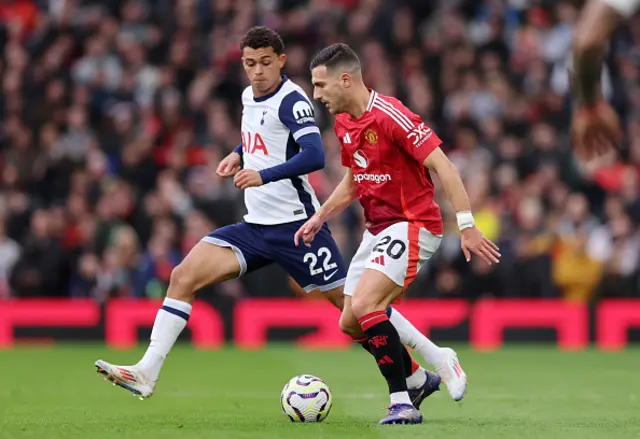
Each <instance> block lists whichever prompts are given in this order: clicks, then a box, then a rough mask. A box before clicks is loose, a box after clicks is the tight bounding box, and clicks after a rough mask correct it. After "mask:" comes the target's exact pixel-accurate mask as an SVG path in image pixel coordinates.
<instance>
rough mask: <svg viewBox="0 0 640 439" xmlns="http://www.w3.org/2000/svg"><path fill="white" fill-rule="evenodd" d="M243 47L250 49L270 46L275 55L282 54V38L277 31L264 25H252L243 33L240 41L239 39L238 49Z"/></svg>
mask: <svg viewBox="0 0 640 439" xmlns="http://www.w3.org/2000/svg"><path fill="white" fill-rule="evenodd" d="M245 47H249V48H251V49H262V48H264V47H271V48H272V49H273V51H274V52H275V53H276V55H282V54H283V53H284V43H283V42H282V38H281V37H280V35H278V33H277V32H275V31H273V30H271V29H269V28H268V27H266V26H254V27H252V28H251V29H249V30H248V31H247V33H246V34H244V37H242V41H240V50H244V48H245Z"/></svg>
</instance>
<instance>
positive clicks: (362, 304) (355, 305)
mask: <svg viewBox="0 0 640 439" xmlns="http://www.w3.org/2000/svg"><path fill="white" fill-rule="evenodd" d="M382 310H384V306H382V304H380V303H377V302H376V301H372V300H368V299H367V297H363V296H357V295H356V296H354V297H353V298H352V299H351V311H353V314H354V315H355V316H356V318H358V319H360V318H362V317H364V316H366V315H367V314H371V313H372V312H375V311H382Z"/></svg>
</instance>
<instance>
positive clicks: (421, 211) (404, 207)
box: [294, 44, 500, 424]
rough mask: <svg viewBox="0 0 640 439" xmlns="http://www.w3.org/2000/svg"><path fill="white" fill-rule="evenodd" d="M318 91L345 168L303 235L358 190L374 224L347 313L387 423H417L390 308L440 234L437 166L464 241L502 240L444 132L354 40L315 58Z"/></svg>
mask: <svg viewBox="0 0 640 439" xmlns="http://www.w3.org/2000/svg"><path fill="white" fill-rule="evenodd" d="M311 75H312V82H313V87H314V93H313V97H314V99H317V100H320V101H322V102H323V103H324V104H325V105H326V107H327V109H328V110H329V112H331V113H332V114H336V115H337V116H336V120H335V127H334V128H335V133H336V136H337V137H338V139H339V140H340V143H341V145H342V164H343V165H344V166H345V167H346V174H345V176H344V178H343V180H342V182H341V183H340V184H339V185H338V187H337V188H336V189H335V191H334V192H333V194H332V195H331V196H330V197H329V199H328V200H327V201H326V202H325V203H324V205H323V206H322V207H321V208H320V209H319V210H318V211H317V213H316V214H315V215H314V216H313V217H312V218H310V219H309V220H308V221H307V222H306V223H305V224H304V225H303V226H302V227H301V228H300V230H298V233H297V234H296V236H295V238H294V239H295V240H296V243H298V242H299V240H300V239H302V240H303V241H304V243H305V244H309V243H310V242H311V241H312V240H313V238H314V236H315V234H316V233H317V232H318V231H319V230H321V227H322V225H323V224H324V222H325V221H327V220H328V219H329V218H331V217H332V216H334V215H336V214H337V213H339V212H340V211H342V210H343V209H345V208H346V207H347V206H348V205H349V204H351V202H352V201H353V200H354V199H355V198H358V200H359V201H360V203H361V204H362V206H363V208H364V213H365V219H366V222H367V230H366V231H365V232H364V236H363V239H362V244H361V245H360V248H359V249H358V251H357V253H356V254H355V256H354V257H353V259H352V261H351V265H350V266H349V271H348V274H347V281H346V285H345V290H344V293H345V296H346V300H345V306H344V310H343V314H342V316H341V319H354V320H355V319H357V321H358V322H359V323H360V325H361V327H362V329H363V330H364V332H365V335H366V336H367V339H368V341H369V345H370V348H371V351H372V352H373V354H374V356H375V358H376V361H377V363H378V367H379V368H380V372H381V373H382V375H383V376H384V377H385V379H386V380H387V384H388V385H389V393H390V398H391V405H390V407H389V414H388V415H387V416H386V417H385V418H383V419H382V420H381V421H380V423H381V424H418V423H420V422H422V415H421V414H420V412H419V411H418V410H417V409H416V408H415V407H414V406H413V405H412V404H411V401H410V399H409V396H408V394H407V385H406V382H405V379H404V373H403V371H404V366H403V359H402V350H401V349H402V344H401V343H400V339H399V336H398V332H397V331H396V329H394V327H393V325H391V323H390V322H389V320H388V318H387V316H386V314H385V311H384V310H385V309H386V307H387V306H388V305H389V304H390V303H392V302H393V301H394V300H395V299H397V298H398V297H399V296H400V295H401V294H402V291H403V290H404V289H405V288H406V287H407V286H408V285H409V284H410V283H411V282H412V281H413V279H414V278H415V276H416V274H417V273H418V271H419V270H420V268H421V266H422V265H423V264H424V262H425V261H426V260H428V259H429V258H430V257H431V256H432V255H433V254H434V252H435V251H436V250H437V248H438V246H439V245H440V241H441V239H442V233H443V228H442V216H441V213H440V207H439V206H438V205H437V204H436V202H435V200H434V189H433V182H432V180H431V176H430V174H429V171H435V172H436V173H437V174H438V176H439V177H440V180H441V182H442V186H443V187H444V190H445V192H446V195H447V197H448V199H449V200H450V202H451V203H452V204H453V207H454V208H455V210H456V212H457V218H458V226H459V228H460V230H461V233H462V250H463V252H464V254H465V257H466V259H467V261H468V260H469V259H470V258H471V253H474V254H476V255H477V256H479V257H481V258H482V259H484V260H485V261H486V262H487V263H497V262H498V261H499V259H498V258H499V257H500V253H499V252H498V248H497V246H496V245H495V244H494V243H492V242H491V241H489V240H488V239H487V238H485V237H484V236H483V235H482V233H481V232H480V231H479V230H478V229H477V228H476V227H475V225H474V220H473V215H472V213H471V206H470V204H469V198H468V196H467V192H466V190H465V188H464V185H463V183H462V180H461V178H460V175H459V174H458V171H457V169H456V168H455V166H454V165H453V164H452V163H451V162H450V161H449V159H448V158H447V157H446V155H445V154H444V153H443V151H442V150H441V149H440V147H439V145H440V144H441V143H442V142H441V140H440V139H439V138H438V136H437V135H436V134H435V133H434V132H433V131H432V130H431V129H430V128H429V127H428V126H427V125H426V124H425V123H424V122H423V121H422V120H421V119H420V117H419V116H417V115H416V114H414V113H412V112H411V111H410V110H409V109H407V108H406V107H405V106H404V105H403V104H402V103H401V102H400V101H398V100H397V99H395V98H392V97H386V96H382V95H380V94H379V93H377V92H375V91H374V90H370V89H368V88H367V87H366V86H365V84H364V83H363V79H362V71H361V65H360V61H359V59H358V56H357V55H356V54H355V53H354V52H353V50H351V49H350V48H349V46H347V45H346V44H334V45H331V46H329V47H326V48H325V49H323V50H322V51H320V52H319V53H318V54H317V55H316V56H315V58H314V59H313V61H312V62H311ZM448 351H449V355H448V356H447V357H446V358H444V361H443V363H442V364H441V365H439V366H438V367H437V371H438V373H439V374H440V376H441V377H442V380H443V381H444V382H445V384H446V385H447V387H448V389H449V392H450V393H451V394H452V396H454V395H455V396H454V398H455V399H461V398H462V396H463V395H464V392H465V390H466V385H467V378H466V374H465V373H464V371H463V370H462V368H461V367H460V364H459V362H458V359H457V356H456V355H455V352H454V351H453V350H451V349H449V350H448Z"/></svg>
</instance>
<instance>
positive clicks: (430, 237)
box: [344, 222, 442, 296]
mask: <svg viewBox="0 0 640 439" xmlns="http://www.w3.org/2000/svg"><path fill="white" fill-rule="evenodd" d="M440 241H442V235H434V234H432V233H431V232H429V231H428V230H427V229H425V228H424V227H420V226H418V225H416V224H414V223H409V222H401V223H395V224H393V225H391V226H389V227H387V228H386V229H384V230H383V231H382V232H380V233H378V234H377V235H375V236H374V235H373V234H371V232H369V231H368V230H365V232H364V235H363V236H362V243H361V244H360V247H359V248H358V251H357V252H356V254H355V255H354V256H353V259H352V260H351V265H349V271H348V272H347V282H346V284H345V287H344V294H345V295H347V296H353V293H354V292H355V290H356V288H357V287H358V282H360V277H362V273H363V272H364V269H365V268H370V269H372V270H378V271H380V272H381V273H384V274H385V275H387V277H388V278H389V279H391V280H392V281H393V282H394V283H396V284H397V285H399V286H401V287H403V289H404V288H406V287H407V286H408V285H409V284H410V283H411V282H412V281H413V280H414V279H415V277H416V274H418V271H419V270H420V268H422V265H423V264H424V262H425V261H426V260H427V259H429V258H430V257H431V256H433V254H434V253H435V252H436V250H437V249H438V247H439V246H440Z"/></svg>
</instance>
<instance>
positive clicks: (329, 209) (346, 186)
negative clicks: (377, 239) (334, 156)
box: [293, 168, 356, 246]
mask: <svg viewBox="0 0 640 439" xmlns="http://www.w3.org/2000/svg"><path fill="white" fill-rule="evenodd" d="M355 198H356V183H355V181H354V180H353V172H352V171H351V168H347V172H346V173H345V174H344V177H343V178H342V181H341V182H340V183H339V184H338V186H337V187H336V188H335V189H334V191H333V193H332V194H331V196H330V197H329V198H328V199H327V201H325V202H324V204H323V205H322V207H320V209H318V211H317V212H316V214H315V215H313V216H312V217H311V218H309V220H308V221H307V222H306V223H304V224H303V225H302V227H300V229H299V230H298V231H297V232H296V234H295V236H294V238H293V239H294V242H295V245H296V246H297V245H298V244H299V242H300V238H302V240H303V241H304V243H305V244H306V245H307V246H309V244H310V243H311V241H313V238H314V237H315V236H316V234H317V233H318V232H319V231H320V229H321V228H322V225H323V224H324V223H325V222H326V221H328V220H329V219H331V218H332V217H334V216H335V215H337V214H338V213H340V212H342V211H343V210H344V209H346V208H347V206H349V205H350V204H351V203H352V202H353V200H355Z"/></svg>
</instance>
